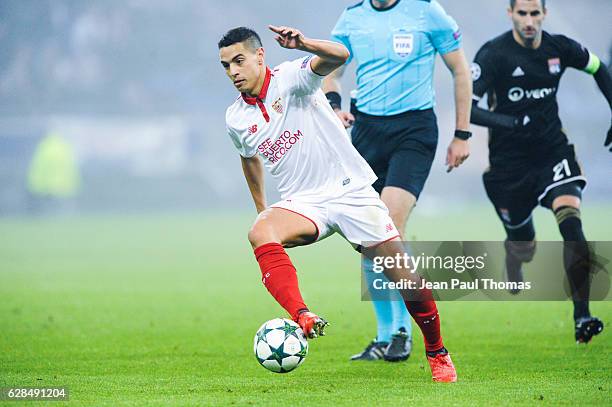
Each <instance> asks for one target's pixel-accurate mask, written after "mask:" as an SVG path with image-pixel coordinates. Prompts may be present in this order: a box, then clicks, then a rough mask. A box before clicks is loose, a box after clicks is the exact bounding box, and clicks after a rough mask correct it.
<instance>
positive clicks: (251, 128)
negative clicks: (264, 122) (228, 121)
mask: <svg viewBox="0 0 612 407" xmlns="http://www.w3.org/2000/svg"><path fill="white" fill-rule="evenodd" d="M248 130H249V136H250V135H251V134H255V133H257V125H256V124H254V125H252V126H250V127H249V129H248Z"/></svg>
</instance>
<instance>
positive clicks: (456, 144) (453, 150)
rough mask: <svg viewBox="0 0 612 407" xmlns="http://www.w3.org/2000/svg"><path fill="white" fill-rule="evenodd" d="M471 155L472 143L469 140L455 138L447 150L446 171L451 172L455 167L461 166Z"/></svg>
mask: <svg viewBox="0 0 612 407" xmlns="http://www.w3.org/2000/svg"><path fill="white" fill-rule="evenodd" d="M469 156H470V145H469V143H468V142H467V140H461V139H460V138H457V137H455V138H453V141H451V143H450V145H449V146H448V150H447V151H446V165H447V166H448V168H447V169H446V172H451V171H452V170H453V168H457V167H459V166H460V165H461V164H463V162H464V161H465V160H467V159H468V157H469Z"/></svg>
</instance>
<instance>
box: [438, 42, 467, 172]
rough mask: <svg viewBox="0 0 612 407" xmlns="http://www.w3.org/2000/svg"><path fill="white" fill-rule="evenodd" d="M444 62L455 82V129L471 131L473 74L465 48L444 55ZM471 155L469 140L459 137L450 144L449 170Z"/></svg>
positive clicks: (447, 160)
mask: <svg viewBox="0 0 612 407" xmlns="http://www.w3.org/2000/svg"><path fill="white" fill-rule="evenodd" d="M442 59H443V60H444V63H445V64H446V66H447V67H448V69H449V70H450V71H451V73H452V75H453V79H454V84H455V117H456V118H455V126H456V127H455V130H460V131H466V132H467V131H469V128H470V113H471V110H472V75H471V71H470V68H469V66H468V63H467V60H466V59H465V53H464V52H463V49H458V50H456V51H452V52H449V53H446V54H444V55H442ZM469 155H470V147H469V144H468V142H467V140H462V139H459V138H457V137H455V138H453V141H452V142H451V143H450V145H449V146H448V150H447V154H446V165H447V166H448V169H447V172H450V171H451V170H452V169H453V168H456V167H459V166H460V165H461V164H462V163H463V162H464V161H465V160H467V158H468V157H469Z"/></svg>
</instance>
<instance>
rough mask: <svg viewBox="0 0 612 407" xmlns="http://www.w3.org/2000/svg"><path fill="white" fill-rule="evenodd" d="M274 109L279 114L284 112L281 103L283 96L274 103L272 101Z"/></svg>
mask: <svg viewBox="0 0 612 407" xmlns="http://www.w3.org/2000/svg"><path fill="white" fill-rule="evenodd" d="M272 109H274V111H275V112H276V113H278V114H283V105H282V104H281V98H278V99H276V101H275V102H274V103H272Z"/></svg>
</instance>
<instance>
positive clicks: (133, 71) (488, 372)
mask: <svg viewBox="0 0 612 407" xmlns="http://www.w3.org/2000/svg"><path fill="white" fill-rule="evenodd" d="M354 3H355V0H343V1H318V0H317V1H309V2H304V1H286V2H278V1H267V0H266V1H264V0H260V1H248V0H234V1H225V2H220V1H210V0H206V1H202V0H178V1H169V0H121V1H119V0H104V1H101V0H99V1H90V0H0V298H1V300H0V328H1V329H0V387H4V386H23V385H35V386H42V385H44V386H52V385H53V386H63V385H68V386H69V388H70V397H71V402H74V403H76V405H96V406H100V405H108V406H117V405H148V406H150V405H160V406H167V405H175V404H176V405H229V404H230V403H231V404H236V405H247V404H249V405H251V404H259V405H261V404H265V405H270V403H274V402H276V401H278V403H279V404H280V403H283V404H284V405H287V404H296V405H297V403H302V404H303V403H304V400H309V401H310V403H311V404H318V405H329V404H330V403H331V404H333V405H351V406H353V405H364V404H367V405H393V406H396V405H398V404H399V403H400V402H402V403H406V402H411V401H412V404H415V405H431V404H432V399H431V395H432V394H435V398H434V399H433V402H435V403H436V405H440V404H442V405H446V404H448V405H451V404H452V405H469V406H472V405H477V404H480V405H495V404H504V405H507V404H522V405H531V404H533V403H534V402H535V403H540V402H541V401H542V400H546V403H548V404H550V405H562V404H575V405H581V404H588V405H596V404H597V405H609V404H610V403H609V400H610V397H609V393H610V380H609V379H610V366H611V363H610V360H611V353H610V349H611V347H610V344H611V341H610V338H611V336H610V334H609V333H608V334H606V333H605V332H604V335H601V340H599V338H598V340H597V341H594V343H593V344H592V345H589V347H583V348H578V347H576V346H575V345H574V343H573V341H572V326H571V306H570V304H569V303H559V302H557V303H545V302H537V303H501V302H497V303H495V304H494V306H493V305H491V303H488V302H481V303H476V302H470V303H460V302H442V303H441V304H440V308H441V310H442V314H443V315H444V318H443V320H442V322H443V325H444V326H443V328H444V330H445V339H446V340H448V342H449V343H452V352H453V358H454V359H455V362H456V363H457V366H460V369H461V370H460V372H461V373H460V374H461V383H458V385H457V386H453V387H452V388H451V387H444V388H442V387H436V388H435V389H433V387H431V383H430V377H429V376H428V375H429V373H428V372H427V370H426V369H424V366H423V360H422V352H423V345H422V341H421V340H420V337H416V338H415V349H414V355H415V356H413V357H412V358H411V360H410V362H409V363H406V364H398V365H393V366H389V365H388V364H382V365H381V364H378V365H376V364H374V365H372V364H365V365H364V364H362V365H359V366H355V365H354V364H349V362H348V356H349V355H350V354H351V353H354V352H356V351H358V350H360V349H361V348H362V346H363V345H364V344H365V343H366V341H368V340H370V339H371V338H372V336H373V335H374V331H375V329H374V327H375V325H374V316H373V313H372V311H371V305H370V304H368V303H366V302H361V301H359V300H358V299H359V295H360V278H359V277H358V275H359V274H357V273H356V272H357V270H358V268H359V257H358V256H356V255H355V253H354V252H353V251H352V250H350V249H349V246H348V245H347V244H346V242H344V241H343V240H342V239H341V238H339V237H337V236H336V237H335V238H333V239H330V240H329V241H326V242H325V243H324V244H320V245H314V246H313V247H308V248H303V249H302V248H298V249H295V251H292V252H291V256H292V258H293V259H294V261H295V264H296V266H297V268H298V270H300V285H301V287H302V289H303V291H304V293H305V298H306V300H307V301H308V302H309V303H311V304H316V309H317V311H318V312H321V314H322V315H325V316H326V317H327V318H328V319H329V320H330V321H333V326H332V327H331V329H330V335H329V336H328V337H326V339H325V340H321V341H316V342H313V344H312V347H311V353H310V356H309V360H308V361H307V364H306V365H305V366H306V367H304V368H302V369H299V370H298V371H296V372H295V373H292V374H291V375H272V374H271V373H270V374H268V373H267V372H265V371H264V370H263V369H262V368H261V367H259V366H258V364H257V363H256V362H255V359H254V358H253V355H252V349H251V346H252V335H253V334H254V332H255V331H256V329H257V327H258V326H259V325H260V324H261V322H262V321H264V320H266V319H270V318H273V317H276V316H279V315H281V312H282V311H281V309H280V308H279V307H278V305H277V304H276V303H275V302H274V300H273V299H272V298H271V297H270V296H269V295H267V293H266V292H265V289H264V288H263V287H262V286H261V283H260V275H259V272H258V271H257V266H256V264H255V262H254V260H253V256H252V251H251V248H250V246H249V244H248V241H247V240H246V231H247V228H248V226H249V223H250V222H251V221H252V219H253V215H254V213H255V212H254V209H253V206H252V203H251V199H250V196H249V195H248V191H247V188H246V184H245V181H244V180H243V176H242V173H241V169H240V165H239V159H238V155H237V153H236V152H235V150H234V147H233V145H232V143H231V142H230V140H229V138H228V137H227V136H226V134H225V124H224V116H225V108H226V106H227V105H229V104H230V103H232V102H233V100H234V98H235V97H236V91H235V90H233V87H232V85H231V83H230V82H229V81H228V80H227V78H226V77H225V75H224V72H223V69H222V68H221V66H220V64H219V62H218V50H217V41H218V39H219V38H220V36H221V35H222V34H223V33H224V32H225V31H226V30H227V29H229V28H232V27H235V26H238V25H247V26H250V27H253V28H254V29H256V30H258V31H259V32H260V33H261V35H262V38H263V41H264V45H265V46H266V49H267V56H268V62H269V64H271V65H274V64H277V63H280V62H282V61H284V60H286V59H289V58H295V57H298V56H299V53H293V52H288V51H286V50H282V49H280V48H278V47H277V46H276V44H274V43H273V41H272V36H271V35H270V34H268V33H267V32H266V26H267V24H269V23H273V24H286V25H294V26H297V27H299V28H301V29H303V31H304V32H305V33H306V34H307V35H309V36H313V37H321V38H327V37H328V36H329V32H330V30H331V29H332V27H333V25H334V24H335V21H336V19H337V18H338V16H339V15H340V13H341V11H342V10H343V8H344V7H346V6H347V5H350V4H354ZM440 3H441V4H442V5H443V6H444V7H445V8H446V9H447V11H448V12H449V13H450V14H451V15H453V16H454V17H455V19H456V20H457V21H458V22H459V24H460V25H461V27H462V30H463V33H464V38H465V49H466V53H467V55H468V58H470V59H471V58H472V57H473V55H474V54H475V52H476V51H477V49H478V48H479V47H480V46H481V45H482V44H483V43H484V42H485V41H487V40H488V39H490V38H492V37H494V36H496V35H498V34H500V33H502V32H504V31H506V30H508V29H509V28H510V23H509V21H508V19H507V17H506V14H505V9H506V6H507V4H506V3H507V1H506V0H465V1H456V0H455V1H452V0H440ZM548 3H549V9H550V15H549V18H548V21H547V23H546V28H547V29H548V30H549V31H551V32H561V33H564V34H566V35H569V36H571V37H573V38H575V39H577V40H579V41H580V42H582V43H584V44H585V45H587V46H588V47H589V48H590V49H591V50H593V51H594V52H596V53H597V54H598V55H600V56H601V57H602V59H603V60H604V61H605V62H606V63H608V62H609V56H608V53H609V47H610V42H611V41H612V33H611V32H610V30H609V23H610V21H611V20H612V3H611V2H610V1H609V0H583V1H575V0H549V2H548ZM350 73H351V72H350V70H349V74H347V75H345V77H344V90H343V92H344V99H345V100H348V95H349V91H350V90H351V89H352V87H353V75H351V74H350ZM436 89H437V94H438V107H437V114H438V116H439V119H440V128H441V136H440V140H441V143H440V150H439V151H438V156H437V158H436V160H437V161H436V163H435V165H434V168H433V170H432V174H431V177H430V179H429V182H428V185H427V187H426V189H425V191H424V194H423V196H422V200H421V201H420V202H419V206H418V208H417V211H416V213H415V216H414V217H413V219H411V221H410V223H409V231H408V234H407V236H408V237H409V238H410V239H419V240H442V239H445V240H453V239H455V240H487V239H488V240H495V239H502V238H503V235H502V227H501V225H500V224H499V222H498V220H497V218H496V217H495V214H494V211H493V209H492V207H491V206H490V205H489V203H488V202H487V200H486V196H485V193H484V190H483V187H482V183H481V180H480V176H481V173H482V172H483V170H484V169H485V168H486V166H487V149H486V132H485V131H484V130H483V129H480V128H475V129H476V136H475V137H474V138H473V142H472V146H473V147H472V148H473V152H472V155H471V158H470V160H468V162H467V163H466V165H465V166H464V167H462V168H461V169H460V170H459V171H454V172H453V173H452V174H450V175H448V174H446V173H445V168H444V165H443V164H444V163H443V160H444V154H443V153H444V149H445V148H446V145H447V144H448V141H449V138H450V135H451V131H452V130H453V115H454V113H453V107H452V80H451V77H450V75H449V74H448V72H446V69H445V68H444V67H443V64H442V63H441V62H440V63H438V72H437V76H436ZM559 99H560V105H561V116H562V118H563V120H564V123H565V126H566V128H567V129H568V132H569V134H570V135H571V138H572V140H573V141H574V142H575V144H576V145H577V149H578V153H579V155H580V157H581V159H582V163H583V165H584V168H585V171H586V173H587V175H588V176H589V180H590V184H589V187H588V190H587V192H586V195H585V197H586V201H585V210H584V212H583V215H584V216H583V219H584V221H585V228H586V231H587V236H589V238H591V239H593V240H611V238H612V235H611V232H610V231H611V230H612V216H610V213H612V209H611V208H612V205H611V204H610V201H611V198H612V183H611V182H610V181H611V180H612V177H611V175H612V155H611V154H610V153H608V152H607V151H606V150H605V149H604V148H603V141H604V138H605V133H606V131H607V130H608V128H609V125H610V116H609V114H610V113H609V111H608V107H607V106H606V103H605V100H604V98H603V96H601V95H600V94H599V91H598V89H597V87H596V85H595V82H594V81H593V79H592V78H590V77H588V76H587V75H585V74H582V73H579V72H575V71H569V72H568V73H567V74H566V77H565V78H564V80H563V82H562V87H561V90H560V94H559ZM268 189H269V190H270V192H271V193H270V196H269V200H270V201H273V200H274V199H275V197H276V194H275V193H273V190H274V185H273V184H272V183H269V185H268ZM467 209H469V210H467ZM458 214H460V216H457V215H458ZM56 215H62V216H56ZM536 225H537V227H538V239H540V240H558V239H559V233H558V230H557V227H556V224H555V221H554V218H553V217H552V216H550V215H549V214H548V213H546V212H545V211H543V210H540V211H537V213H536ZM302 271H303V272H302ZM527 272H530V270H527ZM532 272H537V270H532ZM562 275H563V273H562V271H561V270H560V271H559V276H560V278H562V277H561V276H562ZM611 309H612V303H610V302H598V303H595V304H593V307H592V310H593V312H594V314H595V315H598V316H600V317H601V318H602V319H603V320H604V321H605V322H606V324H607V325H608V326H610V322H611V321H610V315H612V312H611ZM418 335H419V334H417V336H418ZM398 377H401V378H402V380H398ZM270 389H283V391H269V390H270ZM606 394H608V396H606ZM606 400H607V401H606ZM221 401H222V402H221Z"/></svg>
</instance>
